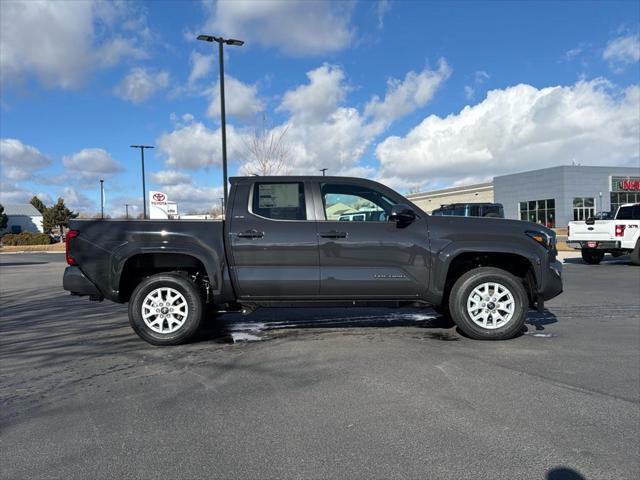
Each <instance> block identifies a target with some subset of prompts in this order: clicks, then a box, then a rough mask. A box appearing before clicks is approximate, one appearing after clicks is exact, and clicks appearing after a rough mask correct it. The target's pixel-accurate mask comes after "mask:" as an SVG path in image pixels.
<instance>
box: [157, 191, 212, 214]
mask: <svg viewBox="0 0 640 480" xmlns="http://www.w3.org/2000/svg"><path fill="white" fill-rule="evenodd" d="M162 191H163V192H164V193H166V194H167V197H168V198H169V200H171V201H172V202H177V203H178V213H179V214H180V215H185V214H188V213H192V212H194V213H210V212H211V210H212V209H214V208H219V207H220V203H221V202H220V197H222V195H223V191H222V186H220V187H199V186H195V185H189V186H185V185H167V186H164V187H163V188H162Z"/></svg>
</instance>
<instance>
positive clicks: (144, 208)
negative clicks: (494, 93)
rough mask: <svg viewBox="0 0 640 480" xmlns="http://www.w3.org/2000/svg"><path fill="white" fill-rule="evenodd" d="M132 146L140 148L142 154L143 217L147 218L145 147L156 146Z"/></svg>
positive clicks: (132, 146)
mask: <svg viewBox="0 0 640 480" xmlns="http://www.w3.org/2000/svg"><path fill="white" fill-rule="evenodd" d="M131 148H139V149H140V156H141V159H142V211H143V213H144V215H143V217H142V218H147V189H146V187H145V185H144V149H145V148H154V147H153V146H151V145H131Z"/></svg>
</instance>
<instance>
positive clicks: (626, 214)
mask: <svg viewBox="0 0 640 480" xmlns="http://www.w3.org/2000/svg"><path fill="white" fill-rule="evenodd" d="M616 219H617V220H640V205H629V206H628V207H620V210H618V216H617V217H616Z"/></svg>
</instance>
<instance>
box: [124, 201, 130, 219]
mask: <svg viewBox="0 0 640 480" xmlns="http://www.w3.org/2000/svg"><path fill="white" fill-rule="evenodd" d="M124 211H125V218H126V219H127V220H128V219H129V204H128V203H125V204H124Z"/></svg>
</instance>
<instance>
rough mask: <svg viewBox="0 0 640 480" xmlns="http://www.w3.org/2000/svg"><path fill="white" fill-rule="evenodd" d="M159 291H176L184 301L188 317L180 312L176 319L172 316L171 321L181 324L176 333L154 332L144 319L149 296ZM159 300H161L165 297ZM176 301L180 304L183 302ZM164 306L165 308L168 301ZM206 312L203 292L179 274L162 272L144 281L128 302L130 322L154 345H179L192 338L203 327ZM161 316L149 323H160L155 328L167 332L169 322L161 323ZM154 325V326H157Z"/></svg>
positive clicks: (163, 321)
mask: <svg viewBox="0 0 640 480" xmlns="http://www.w3.org/2000/svg"><path fill="white" fill-rule="evenodd" d="M160 288H168V289H171V290H173V292H178V293H179V294H180V295H182V298H183V299H184V302H182V305H184V304H185V303H186V306H187V309H186V310H185V311H186V312H187V314H186V315H185V316H181V315H179V314H178V313H176V314H175V316H173V315H174V314H170V315H172V316H171V318H172V320H173V319H179V320H175V321H176V322H177V321H180V322H182V325H180V326H179V327H178V328H177V329H176V330H175V331H171V332H167V333H161V332H157V331H154V330H153V329H152V328H151V327H150V326H149V325H147V323H146V322H145V321H144V319H143V316H142V305H143V302H144V301H145V299H146V298H147V295H149V294H151V293H152V292H153V291H154V290H156V289H160ZM160 298H161V300H162V297H160ZM177 301H178V302H180V299H178V300H177ZM161 304H162V305H165V306H166V305H168V304H169V302H166V304H163V303H161ZM156 305H157V304H156ZM166 308H168V307H166ZM204 310H205V306H204V303H203V300H202V295H201V294H200V290H199V288H198V286H197V285H195V284H194V283H193V282H192V281H191V280H190V279H188V278H187V277H185V276H183V275H180V274H177V273H159V274H157V275H153V276H151V277H148V278H146V279H144V280H143V281H142V282H141V283H140V284H139V285H138V286H137V287H136V288H135V290H134V291H133V293H132V294H131V299H130V301H129V322H130V323H131V327H132V328H133V330H134V331H135V332H136V333H137V334H138V336H139V337H140V338H141V339H143V340H144V341H146V342H148V343H150V344H152V345H179V344H181V343H186V342H188V341H189V339H191V338H192V337H193V336H194V335H195V334H196V332H197V331H198V329H199V328H200V323H201V321H202V317H203V313H204ZM165 313H168V312H165ZM152 315H153V313H152ZM158 316H159V315H154V316H153V317H152V318H151V320H150V321H152V320H153V321H154V322H155V321H158V322H160V323H159V324H157V327H156V328H159V329H163V328H164V327H166V328H167V330H169V326H168V325H169V323H168V322H169V320H168V319H167V320H166V321H165V320H160V319H158ZM168 317H169V315H167V318H168ZM151 325H154V323H152V324H151ZM172 325H173V326H174V328H175V326H176V325H177V324H176V323H172Z"/></svg>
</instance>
